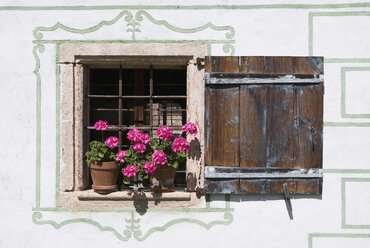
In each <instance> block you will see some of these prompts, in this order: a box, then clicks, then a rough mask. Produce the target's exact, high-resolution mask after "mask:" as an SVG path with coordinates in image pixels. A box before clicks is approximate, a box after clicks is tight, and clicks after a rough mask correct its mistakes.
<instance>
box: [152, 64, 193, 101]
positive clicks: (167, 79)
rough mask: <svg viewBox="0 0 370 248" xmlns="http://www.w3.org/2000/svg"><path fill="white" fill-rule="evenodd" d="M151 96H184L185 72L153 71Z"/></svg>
mask: <svg viewBox="0 0 370 248" xmlns="http://www.w3.org/2000/svg"><path fill="white" fill-rule="evenodd" d="M153 87H154V88H153V95H155V96H164V95H170V96H171V95H175V96H178V95H182V96H186V70H164V69H157V70H153Z"/></svg>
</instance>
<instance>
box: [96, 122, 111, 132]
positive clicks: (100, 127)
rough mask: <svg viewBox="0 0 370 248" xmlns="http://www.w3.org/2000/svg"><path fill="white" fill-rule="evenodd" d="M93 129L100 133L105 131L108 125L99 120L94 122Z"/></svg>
mask: <svg viewBox="0 0 370 248" xmlns="http://www.w3.org/2000/svg"><path fill="white" fill-rule="evenodd" d="M94 128H95V129H96V130H102V131H104V130H107V128H108V125H107V122H106V121H102V120H99V121H97V122H95V124H94Z"/></svg>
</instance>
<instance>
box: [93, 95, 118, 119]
mask: <svg viewBox="0 0 370 248" xmlns="http://www.w3.org/2000/svg"><path fill="white" fill-rule="evenodd" d="M99 120H103V121H107V122H108V125H118V100H117V99H102V98H100V99H99V98H91V99H90V123H89V126H93V125H94V124H95V122H97V121H99Z"/></svg>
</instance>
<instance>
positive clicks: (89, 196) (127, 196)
mask: <svg viewBox="0 0 370 248" xmlns="http://www.w3.org/2000/svg"><path fill="white" fill-rule="evenodd" d="M77 198H78V200H80V201H190V200H191V193H190V192H185V191H181V190H175V191H174V192H166V193H154V192H150V191H141V192H140V191H139V192H133V191H128V190H122V191H117V192H112V193H109V194H106V195H104V194H98V193H96V192H94V191H93V190H92V189H90V190H85V191H80V192H79V193H78V196H77Z"/></svg>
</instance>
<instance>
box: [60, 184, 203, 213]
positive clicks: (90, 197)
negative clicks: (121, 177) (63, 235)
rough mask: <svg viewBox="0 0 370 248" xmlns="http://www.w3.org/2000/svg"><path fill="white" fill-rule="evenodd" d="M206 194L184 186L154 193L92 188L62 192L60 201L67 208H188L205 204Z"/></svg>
mask: <svg viewBox="0 0 370 248" xmlns="http://www.w3.org/2000/svg"><path fill="white" fill-rule="evenodd" d="M204 201H205V199H204V196H201V197H199V196H197V193H196V192H186V191H184V188H181V189H180V188H178V189H175V191H174V192H168V193H153V192H150V191H142V192H137V193H134V192H132V191H131V190H121V191H117V192H112V193H110V194H106V195H103V194H98V193H96V192H94V191H93V190H92V189H90V190H84V191H72V192H60V199H59V203H60V206H61V207H65V208H76V209H78V208H89V209H99V208H119V209H122V208H125V209H126V208H143V207H144V208H188V207H196V206H199V205H200V204H203V203H204Z"/></svg>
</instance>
